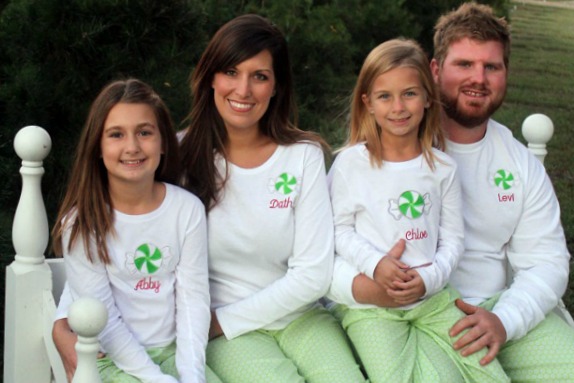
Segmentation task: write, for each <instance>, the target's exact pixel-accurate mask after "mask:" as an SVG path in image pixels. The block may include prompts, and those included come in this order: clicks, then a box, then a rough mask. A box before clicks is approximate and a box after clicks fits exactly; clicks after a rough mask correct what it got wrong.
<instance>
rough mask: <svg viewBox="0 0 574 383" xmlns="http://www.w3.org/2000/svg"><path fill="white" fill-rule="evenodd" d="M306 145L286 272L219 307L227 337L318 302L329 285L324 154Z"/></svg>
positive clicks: (330, 224) (330, 221)
mask: <svg viewBox="0 0 574 383" xmlns="http://www.w3.org/2000/svg"><path fill="white" fill-rule="evenodd" d="M308 148H309V149H308V152H307V154H308V159H307V161H306V164H305V168H304V173H303V177H302V187H301V194H300V196H299V200H298V202H297V205H296V206H295V213H294V219H295V233H294V238H293V253H292V255H291V257H290V258H289V260H288V264H287V266H288V270H287V272H286V274H285V275H284V276H283V277H281V278H279V279H278V280H276V281H275V282H273V283H271V284H270V285H268V286H267V287H265V288H264V289H262V290H260V291H258V292H256V293H254V294H252V295H250V296H248V297H247V298H245V299H242V300H239V301H237V302H234V303H232V304H229V305H226V306H223V307H220V308H218V309H217V310H216V315H217V319H218V321H219V324H220V325H221V328H222V329H223V332H224V333H225V336H226V337H227V338H228V339H233V338H235V337H237V336H239V335H242V334H245V333H247V332H250V331H253V330H257V329H260V328H262V327H264V326H266V325H268V324H270V323H272V322H274V321H276V320H278V319H280V318H283V317H284V316H286V315H288V314H290V313H292V312H293V311H295V310H297V309H299V308H301V307H303V306H305V305H308V304H309V303H312V302H314V301H317V300H318V299H319V298H321V297H323V296H324V295H325V293H326V292H327V290H328V288H329V285H330V283H331V277H332V272H333V258H334V255H333V254H334V250H333V218H332V212H331V204H330V202H329V194H328V190H327V182H326V177H325V164H324V160H323V153H322V151H321V150H319V149H318V148H317V147H316V146H314V145H308ZM278 235H281V234H278ZM249 277H250V276H249V275H246V276H245V278H249Z"/></svg>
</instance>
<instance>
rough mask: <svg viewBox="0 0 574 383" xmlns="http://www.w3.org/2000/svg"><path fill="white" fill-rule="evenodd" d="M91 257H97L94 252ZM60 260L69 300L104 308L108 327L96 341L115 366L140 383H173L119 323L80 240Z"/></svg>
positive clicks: (101, 271) (100, 271)
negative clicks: (99, 304) (84, 300)
mask: <svg viewBox="0 0 574 383" xmlns="http://www.w3.org/2000/svg"><path fill="white" fill-rule="evenodd" d="M69 234H70V232H69V231H67V232H66V233H65V235H64V238H63V243H65V244H67V243H68V242H69ZM92 254H94V255H95V256H97V252H95V251H93V252H92ZM64 260H65V265H66V278H67V281H68V283H69V285H70V293H71V297H72V300H76V299H78V298H80V297H83V296H88V297H93V298H96V299H98V300H100V301H101V302H102V303H103V304H104V305H105V306H106V309H107V311H108V323H107V324H106V327H105V328H104V329H103V331H102V332H101V333H100V336H99V341H100V344H101V346H102V347H103V349H104V350H105V352H106V353H107V354H108V356H109V357H110V358H111V359H112V360H113V361H114V363H115V364H116V366H117V367H118V368H120V369H122V370H124V371H125V372H126V373H128V374H130V375H133V376H135V377H137V378H139V379H140V380H141V381H142V382H146V383H147V382H149V383H154V382H162V383H163V382H165V383H176V382H177V380H176V379H175V378H173V377H171V376H169V375H165V374H163V373H162V372H161V370H160V368H159V366H158V365H156V364H155V363H154V362H153V361H152V360H151V358H150V357H149V356H148V354H147V352H146V350H145V349H144V347H143V346H142V345H140V344H139V342H138V341H137V340H136V339H135V337H134V336H133V334H132V333H131V332H130V331H129V329H128V328H127V327H126V324H125V323H124V322H123V321H122V318H121V314H120V312H119V310H118V309H117V307H116V304H115V301H114V297H113V294H112V290H111V286H110V281H109V278H108V274H107V271H106V267H105V265H104V264H102V263H101V262H99V261H96V262H94V263H91V262H90V261H89V260H88V258H87V256H86V254H85V252H84V246H83V241H82V239H81V238H78V240H77V241H76V243H75V246H73V248H72V250H71V252H68V251H67V250H65V251H64Z"/></svg>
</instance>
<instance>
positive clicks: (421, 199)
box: [389, 190, 432, 220]
mask: <svg viewBox="0 0 574 383" xmlns="http://www.w3.org/2000/svg"><path fill="white" fill-rule="evenodd" d="M431 205H432V203H431V201H430V195H429V194H428V193H426V194H425V195H422V194H420V193H419V192H416V191H414V190H407V191H405V192H403V193H402V194H401V195H400V196H399V198H398V199H396V200H393V199H391V200H389V213H390V214H391V215H392V216H393V217H394V218H395V219H396V220H399V219H401V217H407V218H409V219H417V218H419V217H420V216H421V215H423V214H428V211H429V210H430V207H431Z"/></svg>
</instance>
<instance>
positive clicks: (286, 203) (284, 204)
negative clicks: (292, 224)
mask: <svg viewBox="0 0 574 383" xmlns="http://www.w3.org/2000/svg"><path fill="white" fill-rule="evenodd" d="M289 207H291V208H292V207H293V201H291V197H287V198H285V199H284V200H282V201H281V200H278V199H275V198H274V199H272V200H271V201H269V209H287V208H289Z"/></svg>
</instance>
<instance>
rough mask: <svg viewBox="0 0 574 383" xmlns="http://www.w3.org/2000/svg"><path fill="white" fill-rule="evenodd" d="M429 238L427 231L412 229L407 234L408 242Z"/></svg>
mask: <svg viewBox="0 0 574 383" xmlns="http://www.w3.org/2000/svg"><path fill="white" fill-rule="evenodd" d="M428 236H429V235H428V233H427V231H426V230H420V229H410V230H409V231H407V232H406V233H405V239H406V240H407V241H413V240H419V239H425V238H428Z"/></svg>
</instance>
